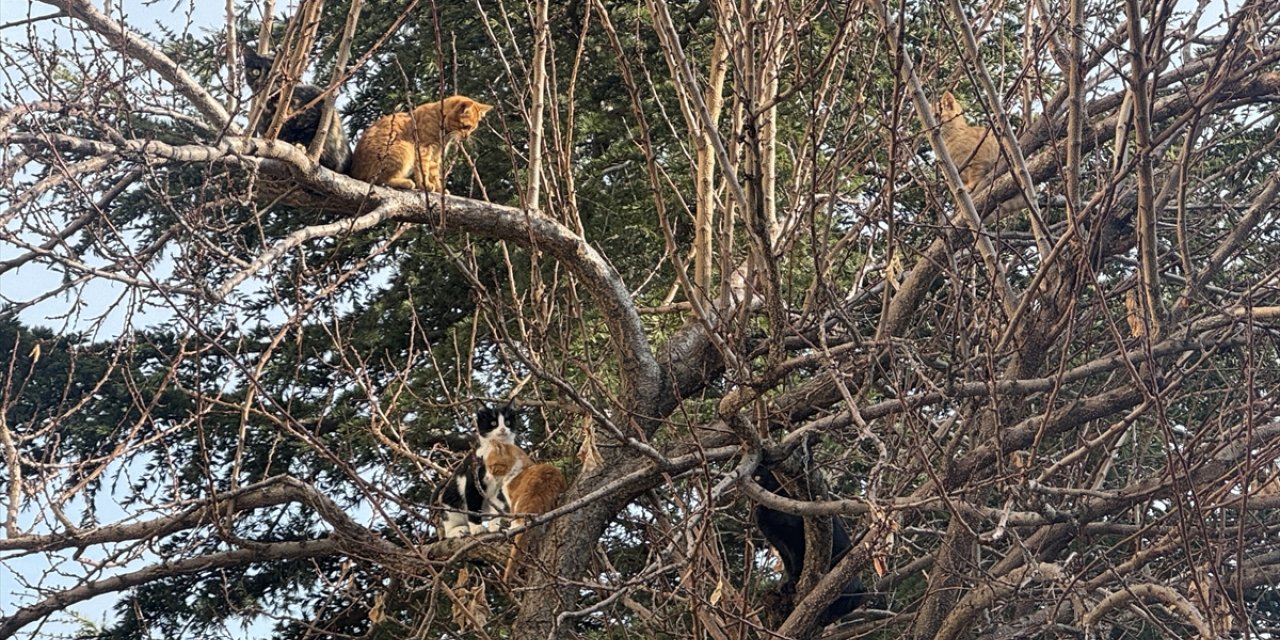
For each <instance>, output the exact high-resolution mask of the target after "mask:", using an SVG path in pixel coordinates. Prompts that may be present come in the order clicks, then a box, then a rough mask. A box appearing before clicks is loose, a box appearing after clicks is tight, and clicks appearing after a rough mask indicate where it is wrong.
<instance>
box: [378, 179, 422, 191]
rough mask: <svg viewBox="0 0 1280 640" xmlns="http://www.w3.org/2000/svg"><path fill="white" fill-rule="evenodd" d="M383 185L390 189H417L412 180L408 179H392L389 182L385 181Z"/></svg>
mask: <svg viewBox="0 0 1280 640" xmlns="http://www.w3.org/2000/svg"><path fill="white" fill-rule="evenodd" d="M383 184H385V185H386V186H388V187H391V188H392V189H415V188H417V185H415V184H414V183H413V181H412V180H409V179H408V178H392V179H390V180H387V181H386V182H384V183H383Z"/></svg>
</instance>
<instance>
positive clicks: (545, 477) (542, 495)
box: [486, 443, 568, 580]
mask: <svg viewBox="0 0 1280 640" xmlns="http://www.w3.org/2000/svg"><path fill="white" fill-rule="evenodd" d="M486 461H487V462H486V464H488V467H489V469H490V470H491V471H493V472H494V473H498V472H500V471H506V474H504V475H505V476H506V479H505V481H504V482H503V484H502V495H503V497H504V498H505V499H506V501H507V505H508V506H509V507H510V509H511V513H518V514H528V515H535V516H536V515H542V514H544V513H546V512H548V511H551V510H552V509H554V508H556V503H557V502H559V500H560V495H561V494H563V493H564V491H565V489H566V488H568V483H567V482H566V481H565V479H564V474H563V473H561V472H560V470H559V469H557V468H556V467H555V466H553V465H550V464H546V463H538V462H534V461H533V459H532V458H530V457H529V454H527V453H525V452H524V450H523V449H521V448H520V447H518V446H516V445H515V444H512V443H502V444H496V445H495V446H494V448H493V452H492V453H490V454H489V456H488V457H487V458H486ZM495 464H496V465H497V466H495ZM511 524H512V526H516V527H518V526H521V525H523V524H524V519H523V518H517V519H515V520H514V521H512V523H511ZM523 540H524V533H518V534H516V537H515V540H514V542H513V544H512V546H511V556H510V557H509V558H507V567H506V570H505V571H503V572H502V577H503V579H504V580H509V579H510V578H511V577H512V576H513V575H514V572H515V563H516V559H517V556H518V555H520V554H522V553H524V548H523V545H522V544H521V543H522V541H523Z"/></svg>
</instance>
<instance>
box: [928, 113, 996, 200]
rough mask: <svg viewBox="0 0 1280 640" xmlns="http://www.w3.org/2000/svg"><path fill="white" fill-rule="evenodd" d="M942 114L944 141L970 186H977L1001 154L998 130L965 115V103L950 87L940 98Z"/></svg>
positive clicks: (968, 187) (969, 187)
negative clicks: (962, 103)
mask: <svg viewBox="0 0 1280 640" xmlns="http://www.w3.org/2000/svg"><path fill="white" fill-rule="evenodd" d="M938 118H939V122H940V123H941V125H942V144H943V146H945V147H946V148H947V154H948V155H950V156H951V161H952V162H954V163H956V168H957V169H959V170H960V180H961V181H962V182H964V186H965V188H966V189H968V190H970V191H973V188H974V187H976V186H978V183H980V182H982V179H983V178H985V177H986V176H987V174H988V173H990V172H991V169H992V168H994V167H995V165H996V159H997V158H998V157H999V155H1000V146H999V143H997V142H996V134H995V132H994V131H992V130H991V129H989V128H987V127H975V126H973V125H971V124H969V122H968V121H967V120H965V117H964V107H963V106H962V105H961V104H960V101H959V100H956V97H955V96H954V95H951V92H950V91H948V92H946V93H944V94H942V99H941V100H939V101H938Z"/></svg>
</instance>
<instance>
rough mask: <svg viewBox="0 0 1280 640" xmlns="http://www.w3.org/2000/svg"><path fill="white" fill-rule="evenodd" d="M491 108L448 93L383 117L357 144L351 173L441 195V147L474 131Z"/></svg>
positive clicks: (442, 184)
mask: <svg viewBox="0 0 1280 640" xmlns="http://www.w3.org/2000/svg"><path fill="white" fill-rule="evenodd" d="M492 108H493V107H492V106H491V105H487V104H484V103H482V102H477V101H475V100H472V99H471V98H468V97H466V96H450V97H448V98H445V99H444V100H441V101H440V102H428V103H426V104H422V105H419V106H418V107H417V108H415V109H414V110H413V111H410V112H408V113H393V114H391V115H387V116H383V117H382V118H380V119H379V120H378V121H377V122H375V123H373V125H372V126H370V127H369V128H368V129H367V130H366V131H365V132H364V135H363V136H361V138H360V142H358V143H356V150H355V156H354V158H353V160H352V165H351V177H353V178H356V179H357V180H364V181H365V182H369V183H373V184H383V185H387V186H389V187H395V188H397V189H414V188H417V189H425V190H428V191H434V192H437V193H443V192H444V177H443V175H442V172H441V165H443V164H444V152H445V149H446V147H448V146H449V145H450V144H452V143H454V142H457V141H460V140H463V139H465V138H466V137H467V136H470V135H471V134H472V133H474V132H475V130H476V127H477V126H479V125H480V119H481V118H483V117H484V114H486V113H488V112H489V110H490V109H492Z"/></svg>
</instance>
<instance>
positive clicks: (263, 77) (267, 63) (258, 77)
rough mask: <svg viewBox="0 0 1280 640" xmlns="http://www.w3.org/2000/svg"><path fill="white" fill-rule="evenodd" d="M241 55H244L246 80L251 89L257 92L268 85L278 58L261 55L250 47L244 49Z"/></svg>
mask: <svg viewBox="0 0 1280 640" xmlns="http://www.w3.org/2000/svg"><path fill="white" fill-rule="evenodd" d="M241 53H242V54H243V55H244V78H245V80H246V81H248V82H249V88H250V89H253V90H254V92H257V91H259V90H261V89H262V87H263V85H265V84H266V81H267V74H269V73H271V65H272V63H274V62H275V60H276V57H275V56H274V55H270V56H264V55H259V54H258V52H257V51H254V50H253V49H252V48H251V47H248V46H245V47H242V48H241Z"/></svg>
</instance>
